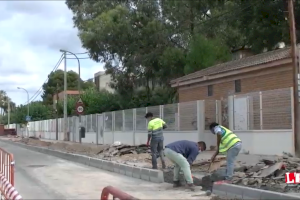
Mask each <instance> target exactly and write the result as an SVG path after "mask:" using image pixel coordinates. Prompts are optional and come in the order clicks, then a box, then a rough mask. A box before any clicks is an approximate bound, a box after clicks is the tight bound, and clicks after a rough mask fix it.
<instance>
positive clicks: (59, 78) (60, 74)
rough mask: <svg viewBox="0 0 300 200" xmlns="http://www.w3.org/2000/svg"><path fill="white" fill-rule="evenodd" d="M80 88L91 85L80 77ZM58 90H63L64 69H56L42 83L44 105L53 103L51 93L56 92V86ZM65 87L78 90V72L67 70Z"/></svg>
mask: <svg viewBox="0 0 300 200" xmlns="http://www.w3.org/2000/svg"><path fill="white" fill-rule="evenodd" d="M80 81H81V86H82V89H86V88H88V87H91V83H90V82H84V81H82V80H81V79H80ZM57 86H58V92H62V91H63V90H64V71H63V70H56V71H55V72H51V73H50V74H49V75H48V81H47V82H46V83H44V84H43V91H44V92H43V94H42V99H43V102H44V103H45V104H46V105H53V95H54V94H56V89H57V88H56V87H57ZM67 89H68V90H78V74H77V73H76V72H74V71H68V72H67Z"/></svg>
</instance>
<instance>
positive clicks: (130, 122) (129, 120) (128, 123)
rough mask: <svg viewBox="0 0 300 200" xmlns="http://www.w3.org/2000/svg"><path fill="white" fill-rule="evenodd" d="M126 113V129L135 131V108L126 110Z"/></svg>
mask: <svg viewBox="0 0 300 200" xmlns="http://www.w3.org/2000/svg"><path fill="white" fill-rule="evenodd" d="M124 115H125V117H124V120H125V121H124V131H133V109H128V110H124ZM144 130H145V129H144Z"/></svg>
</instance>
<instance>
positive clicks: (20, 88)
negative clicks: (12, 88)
mask: <svg viewBox="0 0 300 200" xmlns="http://www.w3.org/2000/svg"><path fill="white" fill-rule="evenodd" d="M17 88H18V89H19V90H24V91H25V92H26V93H27V117H29V93H28V91H27V90H26V89H25V88H22V87H17ZM26 133H27V135H28V128H27V127H26Z"/></svg>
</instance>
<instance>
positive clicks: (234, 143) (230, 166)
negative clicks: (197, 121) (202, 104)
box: [209, 122, 242, 181]
mask: <svg viewBox="0 0 300 200" xmlns="http://www.w3.org/2000/svg"><path fill="white" fill-rule="evenodd" d="M209 128H210V131H211V132H212V133H213V134H215V135H217V151H216V152H215V153H214V155H213V156H212V157H211V163H213V162H214V160H215V158H216V156H217V155H218V154H219V153H222V154H223V153H227V156H226V160H227V167H226V175H224V178H225V180H228V181H230V180H231V179H232V176H233V171H234V162H235V160H236V157H237V155H238V154H239V152H240V151H241V148H242V141H241V139H239V138H238V136H236V135H235V134H234V133H233V132H232V131H231V130H229V129H227V128H225V127H224V126H221V125H219V124H217V123H216V122H213V123H211V124H210V126H209Z"/></svg>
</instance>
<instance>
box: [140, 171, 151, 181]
mask: <svg viewBox="0 0 300 200" xmlns="http://www.w3.org/2000/svg"><path fill="white" fill-rule="evenodd" d="M149 176H150V170H149V169H145V168H142V170H141V179H142V180H145V181H150V177H149Z"/></svg>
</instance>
